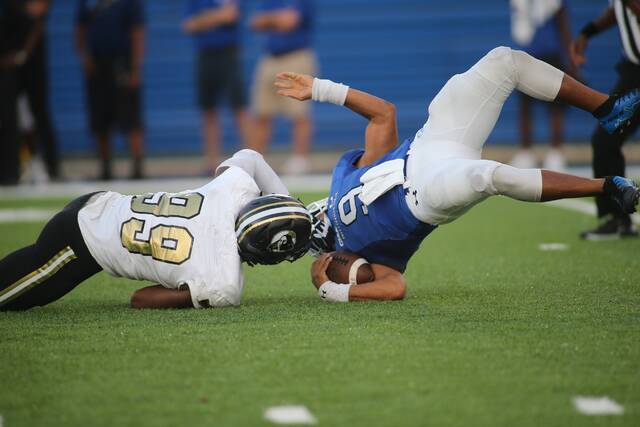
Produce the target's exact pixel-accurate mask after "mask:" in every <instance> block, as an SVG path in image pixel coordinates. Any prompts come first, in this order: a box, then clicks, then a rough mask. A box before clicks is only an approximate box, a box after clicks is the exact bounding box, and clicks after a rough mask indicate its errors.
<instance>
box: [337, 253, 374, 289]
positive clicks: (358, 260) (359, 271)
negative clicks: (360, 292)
mask: <svg viewBox="0 0 640 427" xmlns="http://www.w3.org/2000/svg"><path fill="white" fill-rule="evenodd" d="M331 257H332V260H331V262H330V263H329V267H327V276H328V277H329V279H330V280H331V281H333V282H335V283H348V284H350V285H359V284H362V283H367V282H372V281H373V280H374V279H375V276H374V274H373V269H372V268H371V264H369V261H367V260H366V259H364V258H362V257H361V256H360V255H358V254H354V253H351V252H334V253H333V254H332V255H331Z"/></svg>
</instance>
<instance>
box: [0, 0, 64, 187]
mask: <svg viewBox="0 0 640 427" xmlns="http://www.w3.org/2000/svg"><path fill="white" fill-rule="evenodd" d="M48 10H49V2H48V1H45V0H29V1H17V0H2V1H0V110H1V111H0V145H1V146H2V153H0V157H1V158H2V160H1V162H2V164H1V165H0V169H2V171H1V172H0V174H1V175H2V178H0V181H2V183H4V184H16V183H17V177H18V176H19V173H20V161H19V155H18V153H19V148H20V140H19V138H18V109H17V108H18V104H17V103H18V99H19V95H20V94H24V95H25V97H26V98H25V99H26V105H27V106H28V109H29V111H30V112H31V117H32V118H33V125H34V126H33V129H34V131H35V135H34V136H35V141H34V142H35V143H34V144H33V146H30V147H29V148H30V151H31V153H32V154H35V152H36V150H37V149H40V151H41V152H42V155H43V157H44V161H45V164H46V168H47V173H48V175H49V177H51V178H53V179H56V178H58V177H59V174H60V171H59V160H58V148H57V141H56V136H55V133H54V130H53V126H52V124H51V119H50V114H49V93H48V81H47V79H48V75H47V74H48V72H47V69H48V67H47V42H46V17H47V12H48Z"/></svg>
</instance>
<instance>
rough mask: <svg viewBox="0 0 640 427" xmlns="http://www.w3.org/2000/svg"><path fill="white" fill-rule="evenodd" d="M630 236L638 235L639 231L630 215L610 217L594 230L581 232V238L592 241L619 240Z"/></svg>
mask: <svg viewBox="0 0 640 427" xmlns="http://www.w3.org/2000/svg"><path fill="white" fill-rule="evenodd" d="M630 237H631V238H633V237H638V232H637V231H636V230H635V228H634V227H633V224H632V223H631V219H630V218H629V217H626V218H610V219H608V220H606V221H605V222H603V223H602V224H600V225H599V226H598V227H596V228H594V229H593V230H587V231H583V232H582V233H580V238H582V239H585V240H591V241H601V240H618V239H625V238H630Z"/></svg>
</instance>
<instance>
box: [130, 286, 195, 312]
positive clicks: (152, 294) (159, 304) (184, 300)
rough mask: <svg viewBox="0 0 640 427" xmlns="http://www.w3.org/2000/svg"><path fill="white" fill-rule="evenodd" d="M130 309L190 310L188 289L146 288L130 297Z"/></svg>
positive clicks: (191, 305)
mask: <svg viewBox="0 0 640 427" xmlns="http://www.w3.org/2000/svg"><path fill="white" fill-rule="evenodd" d="M131 307H132V308H138V309H142V308H190V307H193V303H192V302H191V293H190V292H189V289H188V288H187V289H182V290H178V289H167V288H165V287H164V286H162V285H155V286H147V287H145V288H142V289H138V290H137V291H135V292H134V293H133V295H132V296H131Z"/></svg>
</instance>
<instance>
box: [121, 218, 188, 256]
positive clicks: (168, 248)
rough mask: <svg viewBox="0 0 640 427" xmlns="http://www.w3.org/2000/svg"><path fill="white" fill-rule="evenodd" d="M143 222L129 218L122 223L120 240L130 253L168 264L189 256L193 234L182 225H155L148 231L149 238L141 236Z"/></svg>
mask: <svg viewBox="0 0 640 427" xmlns="http://www.w3.org/2000/svg"><path fill="white" fill-rule="evenodd" d="M144 224H145V222H144V221H142V220H139V219H137V218H131V219H129V220H128V221H126V222H124V223H123V224H122V228H121V230H120V240H121V241H122V246H123V247H124V248H125V249H126V250H128V251H129V252H131V253H134V254H140V255H145V256H151V257H152V258H153V259H155V260H158V261H162V262H168V263H170V264H182V263H183V262H185V261H187V260H188V259H189V258H190V257H191V249H192V248H193V236H192V235H191V233H190V232H189V230H187V229H186V228H184V227H178V226H175V225H162V224H161V225H157V226H155V227H153V228H152V229H151V231H150V233H149V240H145V239H143V238H142V237H141V235H140V234H141V233H142V231H143V229H144Z"/></svg>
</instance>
